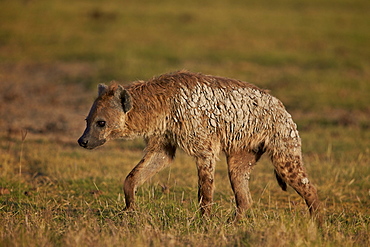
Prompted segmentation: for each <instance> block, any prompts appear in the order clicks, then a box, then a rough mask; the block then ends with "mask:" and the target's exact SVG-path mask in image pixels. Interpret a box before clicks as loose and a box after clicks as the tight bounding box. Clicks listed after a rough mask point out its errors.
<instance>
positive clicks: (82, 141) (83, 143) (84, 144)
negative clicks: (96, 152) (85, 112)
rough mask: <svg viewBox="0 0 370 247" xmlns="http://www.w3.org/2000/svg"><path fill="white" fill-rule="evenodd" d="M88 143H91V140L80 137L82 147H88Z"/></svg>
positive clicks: (79, 141)
mask: <svg viewBox="0 0 370 247" xmlns="http://www.w3.org/2000/svg"><path fill="white" fill-rule="evenodd" d="M87 143H89V141H88V140H86V139H83V138H80V139H78V144H80V146H81V147H84V148H86V147H87Z"/></svg>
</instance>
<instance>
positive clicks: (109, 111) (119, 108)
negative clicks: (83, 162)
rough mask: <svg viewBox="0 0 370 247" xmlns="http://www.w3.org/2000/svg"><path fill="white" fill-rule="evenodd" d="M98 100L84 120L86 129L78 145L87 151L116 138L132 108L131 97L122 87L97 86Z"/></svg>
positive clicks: (115, 85) (114, 85)
mask: <svg viewBox="0 0 370 247" xmlns="http://www.w3.org/2000/svg"><path fill="white" fill-rule="evenodd" d="M98 91H99V94H98V98H97V99H96V100H95V102H94V104H93V105H92V107H91V110H90V112H89V115H88V116H87V118H86V129H85V131H84V133H83V135H82V136H81V137H80V139H78V144H80V146H81V147H84V148H87V149H93V148H96V147H98V146H101V145H103V144H104V143H105V142H107V141H108V140H111V139H115V138H118V137H119V136H120V134H121V132H122V130H123V128H124V126H125V121H126V113H127V112H128V111H130V110H131V108H132V101H131V96H130V94H129V93H128V92H127V90H126V89H124V88H123V87H122V86H120V85H117V84H113V85H111V86H110V87H108V86H106V85H103V84H99V87H98Z"/></svg>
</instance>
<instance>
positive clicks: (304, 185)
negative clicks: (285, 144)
mask: <svg viewBox="0 0 370 247" xmlns="http://www.w3.org/2000/svg"><path fill="white" fill-rule="evenodd" d="M274 165H275V175H276V178H277V181H278V183H279V185H280V187H281V188H282V189H283V190H286V187H287V186H286V184H288V185H289V186H291V187H292V188H293V189H294V190H295V191H296V192H297V193H298V194H299V195H300V196H301V197H302V198H303V199H304V200H305V202H306V205H307V207H308V209H309V211H310V214H311V216H312V217H313V218H315V219H317V220H318V221H319V223H320V221H321V217H320V214H319V213H320V212H319V211H320V201H319V198H318V195H317V189H316V188H315V186H314V185H312V183H311V182H310V180H309V179H308V176H307V173H306V171H305V169H304V167H303V164H302V160H301V158H299V159H298V158H297V159H296V160H292V161H285V162H279V163H278V164H277V163H276V162H274Z"/></svg>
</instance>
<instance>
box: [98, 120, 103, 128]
mask: <svg viewBox="0 0 370 247" xmlns="http://www.w3.org/2000/svg"><path fill="white" fill-rule="evenodd" d="M96 124H97V125H98V126H99V127H101V128H103V127H104V126H105V121H98V122H96Z"/></svg>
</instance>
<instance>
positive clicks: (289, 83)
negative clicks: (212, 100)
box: [0, 0, 370, 246]
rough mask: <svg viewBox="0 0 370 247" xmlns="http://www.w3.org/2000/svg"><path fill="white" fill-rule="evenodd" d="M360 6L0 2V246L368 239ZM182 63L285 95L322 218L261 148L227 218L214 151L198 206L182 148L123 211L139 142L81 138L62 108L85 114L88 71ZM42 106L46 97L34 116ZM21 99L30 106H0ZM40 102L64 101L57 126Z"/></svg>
mask: <svg viewBox="0 0 370 247" xmlns="http://www.w3.org/2000/svg"><path fill="white" fill-rule="evenodd" d="M369 10H370V4H369V3H368V1H365V0H336V1H334V0H326V1H321V0H320V1H319V0H310V1H308V0H303V1H294V0H278V1H271V0H262V1H241V0H233V1H223V0H213V1H208V0H202V1H188V2H186V3H184V2H178V1H169V0H164V1H160V2H158V1H118V0H109V1H88V0H85V1H61V0H54V1H49V0H39V1H21V0H3V1H1V2H0V83H1V85H2V86H3V90H2V92H1V93H0V113H1V114H2V121H1V122H0V127H1V131H0V246H136V245H137V246H368V245H370V238H369V236H370V211H369V208H370V168H369V164H370V148H369V147H370V141H369V140H370V121H369V120H370V119H369V115H370V104H369V103H370V101H369V99H370V83H369V82H370V74H369V72H370V70H369V69H368V68H369V67H370V59H369V58H370V46H369V45H368V44H369V43H370V33H369V31H368V23H369V21H370V17H369V15H368V13H369ZM183 68H186V69H189V70H191V71H196V72H203V73H207V74H214V75H220V76H227V77H232V78H237V79H241V80H246V81H249V82H252V83H255V84H257V85H258V86H260V87H262V88H267V89H269V90H271V93H272V94H273V95H275V96H277V97H278V98H279V99H281V100H282V101H283V102H284V104H285V105H286V107H287V109H288V110H289V111H290V112H291V113H292V115H293V118H294V119H295V120H296V122H297V123H298V128H299V130H300V133H301V137H302V142H303V153H304V160H305V164H306V167H307V170H308V173H309V175H310V178H311V180H312V181H313V182H314V183H315V184H316V185H317V187H318V189H319V196H320V198H321V200H322V201H323V204H324V210H323V215H324V224H323V227H322V228H321V229H318V228H317V227H316V226H315V225H314V224H313V223H312V222H310V220H309V216H308V213H307V210H306V207H305V205H304V203H303V201H302V200H301V198H300V197H299V196H298V195H297V194H296V193H295V192H294V191H293V190H291V189H289V190H288V192H287V193H286V192H283V191H281V190H280V188H279V187H278V185H277V183H276V181H275V178H274V174H273V168H272V166H271V164H270V162H269V161H268V159H267V158H263V159H262V160H261V161H260V162H259V164H258V165H257V166H256V168H255V170H254V172H253V173H252V178H251V191H252V197H253V199H254V205H253V208H252V209H251V211H250V212H249V214H248V218H247V219H245V220H244V221H242V222H240V223H238V224H232V223H229V219H230V217H231V216H232V215H233V213H234V209H235V208H234V207H235V202H234V198H233V194H232V191H231V188H230V185H229V181H228V178H227V167H226V164H225V159H224V158H223V157H221V159H220V161H219V163H218V165H217V170H216V180H215V181H216V191H215V205H214V207H213V212H212V217H211V218H210V219H202V218H200V217H199V212H198V205H197V175H196V167H195V164H194V160H193V159H192V158H191V157H189V156H187V155H185V154H184V153H182V152H181V151H179V152H178V154H177V157H176V160H175V162H174V163H173V165H172V166H171V167H170V168H167V169H165V170H163V171H162V172H160V173H159V174H157V175H156V176H154V177H153V178H152V179H150V180H149V181H148V182H146V183H145V184H144V185H143V186H141V187H140V188H139V190H138V196H137V200H138V207H137V210H136V211H135V212H123V211H122V209H123V208H124V195H123V191H122V184H123V181H124V178H125V176H126V175H127V174H128V173H129V172H130V170H131V169H132V168H133V166H134V165H135V164H136V163H137V162H138V161H139V160H140V158H141V155H142V149H143V148H144V144H143V142H142V141H141V140H137V141H114V142H111V143H108V144H107V145H106V146H104V147H102V148H100V149H98V150H95V151H86V150H83V149H81V148H79V147H78V146H77V144H76V141H75V139H77V138H78V136H79V134H81V133H80V129H78V131H77V130H76V129H74V128H71V126H74V125H73V124H71V122H78V123H79V124H81V128H83V125H84V122H83V118H84V115H83V114H86V113H87V111H88V107H89V104H91V101H92V98H93V97H94V96H95V95H96V85H97V84H98V83H100V82H109V81H111V80H119V81H121V82H122V83H127V82H129V81H132V80H137V79H148V78H150V77H152V76H154V75H159V74H162V73H166V72H169V71H174V70H179V69H183ZM74 86H76V87H74ZM77 87H81V88H82V89H81V91H83V90H84V92H83V93H84V94H82V93H81V91H78V90H76V88H77ZM64 88H65V90H61V89H64ZM25 91H26V93H25ZM86 92H88V95H89V96H88V97H85V96H86ZM62 94H64V95H68V97H66V98H63V97H60V95H62ZM72 98H73V99H74V100H72ZM47 105H52V106H54V107H55V112H53V111H46V113H45V114H44V115H42V114H41V117H40V115H38V112H43V111H44V109H45V108H44V107H46V106H47ZM38 106H40V107H41V108H37V107H38ZM27 107H28V108H27ZM85 107H86V109H85ZM21 108H27V109H29V112H31V113H33V115H30V116H31V117H30V118H29V119H27V121H26V122H24V123H22V122H21V120H17V118H16V119H15V120H14V121H13V122H12V121H10V120H9V119H10V118H8V115H12V114H14V115H15V116H17V117H18V118H19V119H21V117H22V114H23V113H22V114H20V112H17V111H19V110H20V109H21ZM5 109H8V110H5ZM67 112H73V113H74V114H75V115H73V116H76V115H77V116H80V119H75V118H70V117H68V116H70V115H63V114H67ZM17 114H18V115H17ZM53 114H55V115H56V116H58V114H59V115H61V116H67V117H63V118H60V119H61V120H60V121H62V122H63V123H62V125H61V127H58V126H59V125H55V124H56V122H55V120H54V119H59V118H58V117H57V118H53V117H54V116H53ZM27 116H28V115H27ZM33 117H34V118H33ZM49 118H50V119H49ZM48 121H49V122H48ZM53 121H54V122H53ZM45 123H46V124H45ZM48 123H49V127H47V126H48V125H47V124H48ZM50 123H53V124H54V125H55V126H54V127H53V126H51V125H50ZM13 125H16V127H17V128H18V129H17V128H15V129H13V128H12V127H13ZM44 125H45V126H46V127H42V126H44ZM19 126H20V128H26V129H28V130H29V132H28V135H27V137H26V139H25V140H24V141H22V138H21V134H20V133H19ZM39 126H41V127H39ZM58 128H59V129H58ZM48 129H49V132H47V130H48ZM60 129H62V131H63V132H60ZM7 130H8V131H7ZM40 130H41V131H40ZM50 130H54V131H55V130H59V132H58V131H55V132H52V131H50ZM162 186H167V187H168V188H169V193H167V192H166V191H163V190H162Z"/></svg>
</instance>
